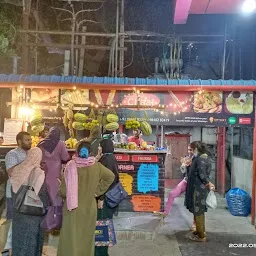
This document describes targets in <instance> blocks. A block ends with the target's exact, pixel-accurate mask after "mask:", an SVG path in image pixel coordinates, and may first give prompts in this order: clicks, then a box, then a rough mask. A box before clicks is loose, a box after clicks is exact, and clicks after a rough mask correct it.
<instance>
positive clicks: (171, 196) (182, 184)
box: [164, 179, 187, 214]
mask: <svg viewBox="0 0 256 256" xmlns="http://www.w3.org/2000/svg"><path fill="white" fill-rule="evenodd" d="M186 188H187V182H186V181H185V180H184V179H183V180H182V181H181V182H180V183H179V184H178V185H177V186H176V187H175V188H174V189H173V190H172V191H171V192H170V193H169V195H168V200H167V203H166V206H165V209H164V213H165V214H169V213H170V211H171V209H172V205H173V202H174V199H175V198H176V197H179V196H181V195H182V194H183V193H184V192H186Z"/></svg>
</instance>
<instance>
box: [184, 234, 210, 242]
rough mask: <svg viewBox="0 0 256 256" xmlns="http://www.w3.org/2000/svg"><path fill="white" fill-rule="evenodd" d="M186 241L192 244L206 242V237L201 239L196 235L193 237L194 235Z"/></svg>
mask: <svg viewBox="0 0 256 256" xmlns="http://www.w3.org/2000/svg"><path fill="white" fill-rule="evenodd" d="M188 239H189V240H191V241H193V242H206V237H204V238H201V237H199V236H198V235H194V234H193V235H191V236H189V237H188Z"/></svg>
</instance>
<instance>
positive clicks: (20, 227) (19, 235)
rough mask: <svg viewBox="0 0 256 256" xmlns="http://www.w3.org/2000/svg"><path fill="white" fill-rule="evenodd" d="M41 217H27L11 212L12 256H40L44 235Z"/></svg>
mask: <svg viewBox="0 0 256 256" xmlns="http://www.w3.org/2000/svg"><path fill="white" fill-rule="evenodd" d="M42 219H43V217H41V216H28V215H23V214H20V213H17V212H15V211H14V212H13V219H12V256H41V255H42V250H43V244H44V233H43V230H42V229H41V226H40V225H41V222H42Z"/></svg>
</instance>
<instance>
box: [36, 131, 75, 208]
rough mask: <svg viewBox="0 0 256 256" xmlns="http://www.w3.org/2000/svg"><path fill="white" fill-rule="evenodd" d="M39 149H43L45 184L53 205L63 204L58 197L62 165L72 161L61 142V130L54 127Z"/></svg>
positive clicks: (39, 145)
mask: <svg viewBox="0 0 256 256" xmlns="http://www.w3.org/2000/svg"><path fill="white" fill-rule="evenodd" d="M38 147H39V148H41V149H42V151H43V156H44V162H45V164H46V174H45V175H46V178H45V182H46V185H47V190H48V193H49V197H50V200H51V202H52V204H53V205H55V206H58V205H61V204H62V199H61V197H60V196H59V195H58V190H59V182H58V179H60V178H61V169H62V163H63V162H64V163H65V162H67V161H68V160H69V159H70V155H69V153H68V151H67V149H66V146H65V143H64V142H63V141H61V140H60V130H59V129H58V128H56V127H52V128H51V129H50V131H49V134H48V135H47V137H46V138H45V139H43V140H42V141H41V142H40V143H39V144H38Z"/></svg>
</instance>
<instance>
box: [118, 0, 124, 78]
mask: <svg viewBox="0 0 256 256" xmlns="http://www.w3.org/2000/svg"><path fill="white" fill-rule="evenodd" d="M120 33H124V0H121V13H120ZM120 47H122V48H123V47H124V36H121V38H120ZM119 75H120V77H123V76H124V51H123V50H121V51H120V61H119Z"/></svg>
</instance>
